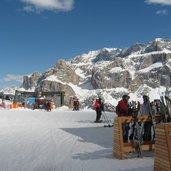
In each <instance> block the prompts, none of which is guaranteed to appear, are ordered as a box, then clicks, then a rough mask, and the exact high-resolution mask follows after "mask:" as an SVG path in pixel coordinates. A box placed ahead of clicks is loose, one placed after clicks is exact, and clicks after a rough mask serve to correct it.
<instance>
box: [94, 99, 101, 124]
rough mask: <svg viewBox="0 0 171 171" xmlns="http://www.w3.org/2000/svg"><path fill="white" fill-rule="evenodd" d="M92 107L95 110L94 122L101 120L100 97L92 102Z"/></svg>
mask: <svg viewBox="0 0 171 171" xmlns="http://www.w3.org/2000/svg"><path fill="white" fill-rule="evenodd" d="M94 109H95V111H96V120H95V121H94V122H101V120H100V118H101V115H102V102H101V98H98V99H96V101H95V104H94Z"/></svg>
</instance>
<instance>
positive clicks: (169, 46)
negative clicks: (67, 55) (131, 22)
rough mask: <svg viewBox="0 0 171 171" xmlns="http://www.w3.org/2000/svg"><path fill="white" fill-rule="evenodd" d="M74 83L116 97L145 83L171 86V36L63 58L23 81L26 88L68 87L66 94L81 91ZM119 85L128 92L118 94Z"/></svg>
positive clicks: (69, 94) (54, 88) (61, 88)
mask: <svg viewBox="0 0 171 171" xmlns="http://www.w3.org/2000/svg"><path fill="white" fill-rule="evenodd" d="M72 85H73V86H72ZM74 85H75V86H77V87H79V88H83V89H84V90H85V89H86V90H90V89H91V90H97V89H99V90H103V91H105V92H106V93H108V94H110V96H111V97H112V98H118V97H119V96H120V95H121V94H123V93H125V92H127V93H130V92H136V91H137V90H138V89H139V88H140V87H141V86H143V85H147V86H148V87H150V88H157V87H160V86H164V87H170V86H171V40H170V39H167V40H165V39H155V40H154V41H152V42H150V43H148V44H146V45H145V44H135V45H132V46H131V47H130V48H125V49H119V48H110V49H109V48H104V49H101V50H98V51H91V52H89V53H88V54H83V55H80V56H77V57H75V58H73V59H71V60H70V61H64V60H61V61H59V62H57V64H56V65H55V66H54V68H52V69H50V70H49V71H47V72H44V73H33V74H32V75H31V76H25V77H24V81H23V88H25V89H30V88H32V87H35V89H38V88H40V87H41V88H42V89H45V90H49V91H65V92H66V96H65V98H68V97H69V96H72V95H75V94H76V95H78V92H77V91H76V90H75V89H74V88H73V87H74ZM87 85H89V86H87ZM117 88H124V89H125V92H123V91H121V92H120V94H118V92H116V91H115V89H117ZM144 91H148V90H144ZM141 93H144V92H143V91H142V92H141ZM86 100H87V99H86Z"/></svg>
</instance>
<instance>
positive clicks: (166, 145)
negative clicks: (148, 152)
mask: <svg viewBox="0 0 171 171" xmlns="http://www.w3.org/2000/svg"><path fill="white" fill-rule="evenodd" d="M161 170H162V171H170V170H171V123H161V124H158V125H157V126H156V142H155V151H154V171H161Z"/></svg>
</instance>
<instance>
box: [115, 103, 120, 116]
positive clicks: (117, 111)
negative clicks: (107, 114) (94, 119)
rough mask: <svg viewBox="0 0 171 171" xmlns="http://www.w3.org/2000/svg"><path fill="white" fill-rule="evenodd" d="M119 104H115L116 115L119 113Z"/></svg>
mask: <svg viewBox="0 0 171 171" xmlns="http://www.w3.org/2000/svg"><path fill="white" fill-rule="evenodd" d="M120 111H121V110H120V106H119V102H118V104H117V106H116V114H117V115H118V114H119V113H120Z"/></svg>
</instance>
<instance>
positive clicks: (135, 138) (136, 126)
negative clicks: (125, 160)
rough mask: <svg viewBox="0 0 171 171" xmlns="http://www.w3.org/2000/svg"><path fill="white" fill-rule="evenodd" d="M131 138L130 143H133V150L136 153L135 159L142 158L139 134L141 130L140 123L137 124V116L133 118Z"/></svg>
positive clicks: (140, 136) (140, 135)
mask: <svg viewBox="0 0 171 171" xmlns="http://www.w3.org/2000/svg"><path fill="white" fill-rule="evenodd" d="M133 124H134V128H133V136H132V142H133V143H134V146H135V150H136V152H137V157H142V149H141V144H142V134H141V128H140V123H139V122H138V119H137V116H133Z"/></svg>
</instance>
